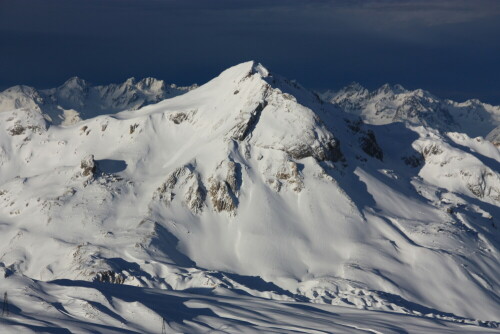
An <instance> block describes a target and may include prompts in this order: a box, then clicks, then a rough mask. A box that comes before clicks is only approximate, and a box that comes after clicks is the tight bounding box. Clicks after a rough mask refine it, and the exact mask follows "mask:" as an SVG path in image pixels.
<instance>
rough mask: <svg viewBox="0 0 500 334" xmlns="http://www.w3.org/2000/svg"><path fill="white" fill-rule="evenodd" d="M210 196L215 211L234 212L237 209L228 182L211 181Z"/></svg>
mask: <svg viewBox="0 0 500 334" xmlns="http://www.w3.org/2000/svg"><path fill="white" fill-rule="evenodd" d="M209 182H210V189H209V195H210V199H211V201H212V205H213V206H214V209H215V211H217V212H221V211H228V212H232V211H234V210H235V209H236V201H235V199H234V195H232V191H231V188H230V187H229V185H228V183H227V182H226V181H220V180H215V179H211V180H209Z"/></svg>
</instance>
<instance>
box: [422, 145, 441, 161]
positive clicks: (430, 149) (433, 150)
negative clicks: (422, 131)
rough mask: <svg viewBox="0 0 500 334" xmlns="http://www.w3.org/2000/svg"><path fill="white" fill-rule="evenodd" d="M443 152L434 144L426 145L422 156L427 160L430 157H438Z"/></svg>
mask: <svg viewBox="0 0 500 334" xmlns="http://www.w3.org/2000/svg"><path fill="white" fill-rule="evenodd" d="M441 153H443V150H442V149H441V148H440V147H439V146H438V145H436V144H431V145H427V146H425V147H424V148H423V150H422V156H423V157H424V159H427V158H428V157H429V156H431V155H439V154H441Z"/></svg>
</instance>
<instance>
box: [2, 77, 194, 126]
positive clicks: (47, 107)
mask: <svg viewBox="0 0 500 334" xmlns="http://www.w3.org/2000/svg"><path fill="white" fill-rule="evenodd" d="M194 88H196V85H192V86H189V87H177V86H176V85H173V84H171V85H167V84H166V83H165V82H164V81H163V80H158V79H154V78H145V79H142V80H140V81H137V80H135V78H130V79H127V80H126V81H125V82H123V83H121V84H110V85H104V86H92V85H91V84H90V83H88V82H87V81H85V80H83V79H81V78H78V77H73V78H71V79H69V80H68V81H66V82H65V83H64V84H62V85H61V86H59V87H57V88H52V89H45V90H36V89H35V88H33V87H28V86H14V87H11V88H8V89H6V90H5V91H3V92H0V112H2V111H11V110H14V109H21V108H24V109H30V110H38V111H40V112H41V113H42V114H43V115H44V117H45V118H46V119H47V121H49V122H50V123H52V124H63V125H70V124H74V123H76V122H78V121H80V120H82V119H88V118H92V117H95V116H98V115H103V114H112V113H116V112H119V111H123V110H137V109H139V108H141V107H143V106H146V105H148V104H152V103H157V102H159V101H162V100H164V99H166V98H171V97H174V96H177V95H181V94H184V93H186V92H188V91H190V90H192V89H194Z"/></svg>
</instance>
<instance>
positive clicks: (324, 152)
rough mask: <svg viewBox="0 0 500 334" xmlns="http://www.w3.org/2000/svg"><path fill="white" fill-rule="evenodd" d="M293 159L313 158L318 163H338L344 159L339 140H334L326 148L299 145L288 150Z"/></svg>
mask: <svg viewBox="0 0 500 334" xmlns="http://www.w3.org/2000/svg"><path fill="white" fill-rule="evenodd" d="M286 152H287V153H288V154H290V156H291V157H292V158H293V159H297V160H299V159H304V158H308V157H313V158H315V159H316V160H318V161H333V162H337V161H339V160H341V159H342V158H343V154H342V151H341V150H340V143H339V141H338V140H336V139H334V138H332V139H331V140H330V141H328V142H327V143H326V145H324V146H317V147H313V146H310V145H307V144H299V145H297V146H294V147H291V148H289V149H287V150H286Z"/></svg>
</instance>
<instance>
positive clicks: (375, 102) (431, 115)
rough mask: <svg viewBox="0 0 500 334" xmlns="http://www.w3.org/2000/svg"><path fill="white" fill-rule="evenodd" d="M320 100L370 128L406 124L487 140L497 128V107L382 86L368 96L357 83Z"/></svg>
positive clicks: (422, 91) (328, 92)
mask: <svg viewBox="0 0 500 334" xmlns="http://www.w3.org/2000/svg"><path fill="white" fill-rule="evenodd" d="M320 95H321V97H322V99H324V100H325V101H327V102H330V103H333V104H335V105H337V106H339V107H340V108H342V109H343V110H345V111H347V112H350V113H353V114H355V115H359V116H361V117H362V118H363V120H364V121H366V122H368V123H370V124H389V123H393V122H400V121H404V122H409V123H412V124H416V125H424V126H429V127H432V128H435V129H439V130H441V131H458V132H462V133H465V134H467V135H469V136H470V137H478V136H482V137H486V135H488V133H489V132H490V131H492V130H493V129H494V128H495V127H497V126H499V125H500V106H492V105H489V104H487V103H482V102H481V101H479V100H476V99H473V100H468V101H465V102H462V103H458V102H455V101H451V100H446V99H444V100H443V99H439V98H438V97H436V96H434V95H432V94H431V93H429V92H427V91H424V90H422V89H417V90H413V91H410V90H406V89H405V88H403V87H402V86H401V85H394V86H391V85H389V84H385V85H383V86H382V87H380V88H378V89H376V90H374V91H372V92H370V91H369V90H367V89H366V88H364V87H363V86H361V85H360V84H358V83H355V82H354V83H352V84H350V85H348V86H346V87H344V88H342V89H341V90H339V91H326V92H324V93H322V94H320Z"/></svg>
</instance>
